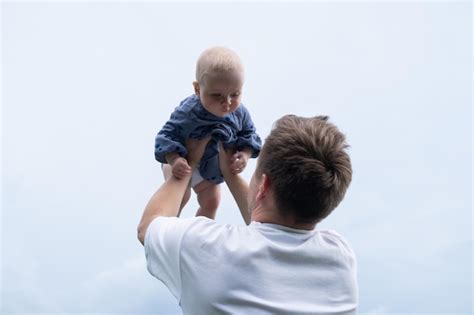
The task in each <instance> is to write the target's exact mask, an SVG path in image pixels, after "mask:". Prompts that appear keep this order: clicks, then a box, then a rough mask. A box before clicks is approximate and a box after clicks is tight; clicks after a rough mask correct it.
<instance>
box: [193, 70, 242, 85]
mask: <svg viewBox="0 0 474 315" xmlns="http://www.w3.org/2000/svg"><path fill="white" fill-rule="evenodd" d="M199 83H200V84H202V85H204V86H205V87H207V88H211V87H212V88H233V89H241V88H242V85H243V84H244V77H243V74H242V73H240V72H238V71H228V72H225V73H223V72H207V73H204V75H203V76H202V78H201V82H199Z"/></svg>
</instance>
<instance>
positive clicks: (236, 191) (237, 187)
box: [223, 172, 250, 225]
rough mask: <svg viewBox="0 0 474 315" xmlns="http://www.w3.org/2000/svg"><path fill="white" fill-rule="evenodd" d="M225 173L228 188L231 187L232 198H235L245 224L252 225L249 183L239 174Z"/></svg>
mask: <svg viewBox="0 0 474 315" xmlns="http://www.w3.org/2000/svg"><path fill="white" fill-rule="evenodd" d="M223 173H224V174H223V175H224V180H225V182H226V184H227V187H229V190H230V192H231V194H232V196H234V199H235V202H236V203H237V206H238V207H239V210H240V214H241V215H242V218H243V219H244V221H245V224H247V225H248V224H250V213H249V211H248V210H249V208H248V201H247V195H248V190H249V186H248V184H247V182H246V181H245V180H244V179H243V178H242V177H241V176H240V175H238V174H236V175H234V174H231V173H230V172H223Z"/></svg>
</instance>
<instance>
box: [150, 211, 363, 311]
mask: <svg viewBox="0 0 474 315" xmlns="http://www.w3.org/2000/svg"><path fill="white" fill-rule="evenodd" d="M145 254H146V259H147V267H148V271H149V272H150V273H151V274H152V275H153V276H154V277H156V278H158V279H159V280H161V281H162V282H163V283H164V284H165V285H166V286H168V288H169V289H170V291H171V293H172V294H173V295H174V296H175V297H176V299H177V300H178V301H179V304H180V306H181V308H182V310H183V313H184V314H206V315H209V314H355V309H356V306H357V300H358V293H357V279H356V261H355V255H354V252H353V251H352V250H351V248H350V246H349V245H348V243H347V242H346V241H345V240H344V238H342V236H340V235H339V234H337V233H336V232H335V231H332V230H325V231H318V230H311V231H307V230H296V229H292V228H288V227H285V226H281V225H276V224H267V223H259V222H252V223H251V224H250V225H248V226H242V227H239V226H232V225H224V224H219V223H216V222H215V221H214V220H210V219H208V218H205V217H195V218H186V219H180V218H175V217H173V218H170V217H158V218H156V219H154V220H153V222H152V223H151V224H150V225H149V227H148V229H147V232H146V236H145Z"/></svg>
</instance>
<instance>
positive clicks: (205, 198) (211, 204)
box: [198, 189, 221, 211]
mask: <svg viewBox="0 0 474 315" xmlns="http://www.w3.org/2000/svg"><path fill="white" fill-rule="evenodd" d="M220 201H221V194H220V191H219V190H218V189H212V190H211V189H210V190H209V191H202V192H201V193H199V195H198V202H199V206H200V207H201V208H203V209H206V210H209V211H215V210H217V207H219V203H220Z"/></svg>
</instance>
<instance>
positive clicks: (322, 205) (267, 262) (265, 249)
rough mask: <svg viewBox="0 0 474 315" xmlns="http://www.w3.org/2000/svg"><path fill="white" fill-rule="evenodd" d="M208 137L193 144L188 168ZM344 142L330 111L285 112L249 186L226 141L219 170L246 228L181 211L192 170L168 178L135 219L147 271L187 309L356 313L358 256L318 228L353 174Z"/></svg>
mask: <svg viewBox="0 0 474 315" xmlns="http://www.w3.org/2000/svg"><path fill="white" fill-rule="evenodd" d="M206 141H207V140H206V139H205V140H202V141H193V142H191V141H190V142H188V149H189V156H188V160H189V164H190V165H191V167H195V166H196V164H197V162H196V161H199V158H200V157H201V155H202V152H203V151H204V148H205V145H206ZM346 148H347V144H346V142H345V137H344V135H343V134H342V133H341V132H340V131H339V130H338V129H337V127H336V126H334V125H333V124H331V123H329V122H328V117H325V116H319V117H313V118H303V117H297V116H294V115H288V116H284V117H282V118H280V119H279V120H278V121H277V122H276V123H275V125H274V128H273V130H272V131H271V133H270V135H269V136H268V138H267V139H266V141H265V144H264V146H263V148H262V151H261V153H260V157H259V159H258V161H257V167H256V170H255V172H254V174H253V176H252V179H251V181H250V185H249V186H247V184H246V183H245V181H244V180H243V179H242V178H241V177H240V176H239V175H238V174H237V175H236V174H235V170H232V169H230V165H231V162H230V161H231V157H232V152H226V151H225V150H224V149H223V147H222V146H220V155H219V159H220V165H221V171H222V174H223V175H224V179H225V181H226V183H227V185H228V186H229V189H230V191H231V193H232V194H233V196H234V198H235V199H236V201H237V204H238V206H239V208H240V211H241V213H242V216H243V218H244V220H245V222H246V223H247V224H248V225H247V226H244V227H238V226H232V225H223V224H219V223H216V222H215V221H214V220H211V219H208V218H205V217H195V218H186V219H180V218H176V215H177V213H178V211H179V207H180V203H181V199H182V197H183V195H184V192H185V190H186V188H187V186H188V183H189V176H188V177H187V178H185V179H182V180H178V179H176V178H170V179H169V180H168V181H166V182H165V183H164V184H163V185H162V186H161V188H160V189H159V190H158V191H157V192H156V193H155V194H154V195H153V197H152V198H151V200H150V201H149V203H148V205H147V206H146V208H145V211H144V214H143V217H142V220H141V222H140V224H139V226H138V238H139V240H140V242H141V243H142V244H144V246H145V254H146V258H147V267H148V270H149V271H150V273H151V274H152V275H153V276H155V277H156V278H158V279H160V280H161V281H163V283H165V284H166V285H167V286H168V288H169V290H170V291H171V293H172V294H173V295H174V296H175V297H176V298H177V300H178V301H179V303H180V306H181V308H182V310H183V313H184V314H354V313H355V309H356V306H357V298H358V297H357V280H356V262H355V256H354V253H353V251H352V250H351V248H350V246H349V245H348V243H347V242H346V241H345V240H344V238H342V236H340V235H339V234H337V233H336V232H334V231H323V230H317V229H315V227H316V224H317V223H318V222H320V221H321V220H322V219H324V218H325V217H326V216H328V215H329V214H330V213H331V212H332V210H333V209H334V208H336V206H337V205H338V204H339V202H340V201H341V200H342V199H343V197H344V194H345V192H346V190H347V187H348V186H349V183H350V181H351V177H352V169H351V163H350V158H349V156H348V154H347V153H346V151H345V150H346Z"/></svg>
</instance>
